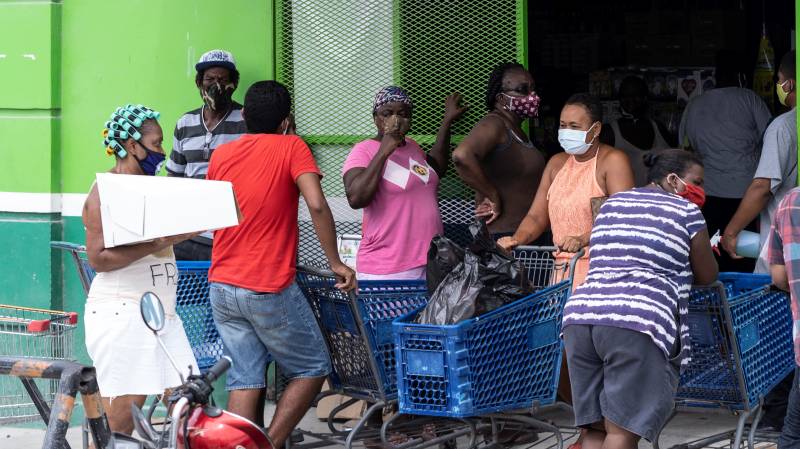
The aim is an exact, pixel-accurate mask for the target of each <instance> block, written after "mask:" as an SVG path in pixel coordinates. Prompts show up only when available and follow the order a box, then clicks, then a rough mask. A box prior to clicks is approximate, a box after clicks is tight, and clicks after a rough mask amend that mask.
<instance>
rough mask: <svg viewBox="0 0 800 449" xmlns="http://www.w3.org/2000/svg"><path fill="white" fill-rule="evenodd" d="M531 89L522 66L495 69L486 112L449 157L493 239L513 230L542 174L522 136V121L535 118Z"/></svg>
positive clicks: (541, 162)
mask: <svg viewBox="0 0 800 449" xmlns="http://www.w3.org/2000/svg"><path fill="white" fill-rule="evenodd" d="M534 87H535V82H534V80H533V76H531V74H530V73H529V72H528V71H527V70H525V68H524V67H523V66H522V65H520V64H516V63H506V64H501V65H499V66H497V67H496V68H495V69H494V70H493V71H492V73H491V75H490V76H489V83H488V86H487V89H486V108H487V110H488V111H489V112H488V113H487V114H486V115H485V116H484V117H483V118H482V119H481V120H480V121H479V122H478V123H477V124H476V125H475V126H474V127H473V128H472V131H470V133H469V134H468V135H467V137H466V138H464V140H463V141H462V142H461V144H460V145H459V146H458V147H457V148H456V149H455V151H454V152H453V162H454V163H455V167H456V170H458V174H459V176H461V179H462V180H463V181H464V183H466V184H467V185H468V186H470V187H471V188H472V189H473V190H475V203H476V205H477V207H476V215H477V216H478V217H481V218H485V219H486V223H487V224H488V226H489V231H490V232H491V233H492V235H493V236H494V238H495V239H498V238H500V237H504V236H508V235H512V234H513V233H514V231H515V230H516V229H517V227H518V226H519V224H520V223H521V222H522V219H523V218H524V217H525V214H526V213H527V210H528V208H529V207H530V204H531V202H532V201H533V197H534V196H535V195H536V189H537V188H538V187H539V181H540V180H541V178H542V173H543V172H544V167H545V163H546V160H545V157H544V154H543V153H542V152H541V151H539V150H538V149H537V148H536V147H534V145H533V143H532V142H531V140H530V139H529V138H528V136H527V135H526V134H525V132H524V131H523V130H522V121H523V120H526V119H528V118H532V117H536V116H537V115H538V110H539V96H538V95H536V92H535V91H534ZM551 240H552V239H551V238H550V237H549V236H543V237H542V238H540V239H539V240H537V241H536V242H535V243H534V244H538V245H550V244H552V243H551Z"/></svg>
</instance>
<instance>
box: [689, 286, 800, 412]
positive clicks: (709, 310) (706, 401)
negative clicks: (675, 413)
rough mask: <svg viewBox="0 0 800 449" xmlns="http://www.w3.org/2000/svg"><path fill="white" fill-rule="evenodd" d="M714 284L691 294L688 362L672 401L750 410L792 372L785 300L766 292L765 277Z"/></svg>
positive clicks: (789, 317) (783, 296)
mask: <svg viewBox="0 0 800 449" xmlns="http://www.w3.org/2000/svg"><path fill="white" fill-rule="evenodd" d="M719 280H720V283H718V284H716V285H715V286H711V287H695V288H694V289H693V290H692V292H691V296H690V299H689V314H688V316H687V317H686V324H687V325H688V326H689V335H690V338H691V345H692V354H691V355H692V360H691V362H690V363H689V365H688V366H687V367H686V368H685V370H684V372H683V374H682V375H681V379H680V384H679V386H678V392H677V395H676V402H677V403H678V404H679V405H684V406H694V407H698V406H700V407H721V408H727V409H730V410H750V409H752V408H754V407H756V406H757V405H758V404H759V401H760V399H761V398H762V397H763V396H765V395H766V394H767V393H768V392H769V391H770V390H771V389H772V388H773V387H774V386H775V385H777V384H778V383H779V382H780V381H781V380H782V379H783V378H784V377H786V376H787V375H788V374H789V373H791V372H792V370H793V369H794V354H793V349H792V313H791V308H790V303H789V295H788V293H786V292H783V291H777V290H774V289H772V290H771V289H770V286H769V284H770V278H769V276H767V275H757V274H749V273H722V274H720V277H719Z"/></svg>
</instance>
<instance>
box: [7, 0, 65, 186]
mask: <svg viewBox="0 0 800 449" xmlns="http://www.w3.org/2000/svg"><path fill="white" fill-rule="evenodd" d="M60 17H61V5H59V4H54V3H50V2H12V1H2V0H0V86H4V88H3V91H2V94H0V167H15V168H18V169H15V170H6V171H5V173H4V176H3V177H2V178H0V192H2V191H12V192H37V193H41V192H58V191H59V175H60V172H61V171H60V169H59V157H58V154H59V144H58V123H57V122H58V119H57V116H58V108H59V105H60V88H59V69H60V45H59V38H60V34H61V23H60Z"/></svg>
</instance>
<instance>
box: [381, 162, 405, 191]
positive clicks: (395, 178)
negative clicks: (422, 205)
mask: <svg viewBox="0 0 800 449" xmlns="http://www.w3.org/2000/svg"><path fill="white" fill-rule="evenodd" d="M409 176H410V173H409V171H408V169H407V168H405V167H403V166H402V165H400V164H398V163H397V162H394V161H393V160H391V159H389V160H388V161H386V169H385V170H384V171H383V179H385V180H387V181H389V182H391V183H392V184H394V185H396V186H397V187H400V188H401V189H405V188H406V184H408V177H409Z"/></svg>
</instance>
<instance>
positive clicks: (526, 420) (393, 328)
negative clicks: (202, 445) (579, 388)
mask: <svg viewBox="0 0 800 449" xmlns="http://www.w3.org/2000/svg"><path fill="white" fill-rule="evenodd" d="M554 251H555V248H551V247H522V248H519V249H518V251H515V256H516V257H517V259H518V260H520V262H521V263H522V265H523V266H524V267H525V268H526V269H527V271H526V272H527V276H528V278H529V280H530V281H531V283H532V284H533V285H534V286H535V287H536V288H537V289H542V288H544V290H543V291H542V292H541V293H540V294H538V296H537V295H533V296H534V297H536V298H546V299H544V300H543V301H541V304H544V303H548V306H547V307H545V308H543V309H542V310H541V311H540V312H541V313H540V312H532V311H531V310H529V309H530V307H529V305H530V303H531V300H530V297H529V298H525V299H522V300H520V301H517V302H515V303H514V304H511V305H509V306H506V307H504V308H502V309H498V310H496V311H494V312H491V313H489V314H487V315H484V316H482V317H479V318H476V319H475V320H478V321H481V322H489V323H494V324H491V326H490V327H492V329H493V331H494V330H495V327H496V325H497V324H498V323H500V321H502V318H501V319H500V320H498V319H492V318H491V317H492V316H500V317H506V318H508V317H511V315H514V313H509V312H507V311H506V310H508V308H511V309H513V310H518V309H520V310H522V309H524V311H522V312H521V313H520V314H517V315H514V316H513V317H511V321H513V322H515V323H517V324H518V325H519V326H518V327H520V328H524V330H522V331H521V332H522V333H524V334H525V336H524V337H522V339H523V340H524V341H525V342H528V341H533V342H534V343H531V344H533V345H535V346H537V348H536V349H535V351H536V350H540V349H541V350H543V351H544V352H547V355H544V352H542V353H541V354H540V353H539V352H536V354H534V355H533V358H531V357H527V358H519V359H516V362H515V363H516V365H517V367H518V368H522V370H521V371H515V372H508V373H507V374H508V375H509V376H516V375H521V377H520V379H519V380H518V383H520V384H525V385H526V386H528V383H529V382H528V381H530V380H531V379H530V377H528V376H526V375H525V374H523V371H525V372H527V371H529V370H527V369H524V368H523V366H524V365H525V364H526V363H530V362H535V363H540V364H541V365H542V367H543V368H544V366H545V365H547V369H546V372H544V373H539V374H537V375H536V377H537V379H538V380H534V381H533V383H535V384H536V385H535V386H534V387H533V389H534V390H536V392H535V393H534V394H533V395H532V396H530V397H524V398H520V397H517V398H514V400H509V401H507V402H506V403H503V404H501V405H500V406H497V407H494V408H480V409H476V410H475V411H476V413H474V414H472V413H470V414H459V413H454V414H448V413H425V412H424V411H423V412H420V411H419V410H416V409H414V410H405V409H404V408H403V405H402V404H403V402H402V401H403V400H404V399H403V398H404V395H407V393H408V392H407V391H405V387H404V385H405V383H404V382H405V380H404V379H403V376H404V373H403V372H402V371H400V370H399V369H398V367H399V366H400V364H402V363H404V362H402V358H403V357H405V356H406V355H407V354H406V353H405V352H403V351H402V350H401V348H399V347H398V340H397V336H396V333H397V324H394V325H393V322H396V320H398V319H400V318H401V317H403V316H409V314H413V313H416V312H417V311H419V310H420V309H421V308H422V307H423V306H424V305H425V304H426V303H427V300H428V292H427V289H426V287H425V284H424V283H423V282H411V281H365V282H360V283H359V288H358V292H356V293H350V294H345V293H342V292H340V291H339V290H337V289H336V288H335V286H334V285H335V279H334V278H333V274H332V273H331V272H329V271H327V270H322V269H318V268H311V267H301V268H299V269H298V275H297V279H298V285H299V286H300V288H301V289H302V290H303V292H304V294H305V295H306V298H307V299H308V301H309V303H310V304H311V306H312V309H313V310H314V313H315V315H316V317H317V321H318V323H319V325H320V328H321V329H322V332H323V335H324V337H325V340H326V343H327V345H328V349H329V352H330V353H331V360H332V363H333V371H334V372H333V373H332V374H331V376H330V380H331V386H332V393H340V394H343V395H346V396H348V397H351V398H353V399H352V400H351V401H348V402H346V403H344V404H342V406H341V407H337V408H336V409H334V410H333V411H332V412H331V414H330V416H329V419H328V425H329V428H330V430H331V434H330V435H328V434H325V435H320V434H312V433H310V432H304V433H305V434H306V435H308V436H311V437H314V438H316V439H320V440H324V441H328V442H331V443H332V444H343V445H344V446H345V447H346V448H348V449H349V448H350V447H352V445H353V443H354V442H355V441H370V440H372V441H373V442H374V443H375V444H389V443H390V441H389V440H390V439H391V437H392V435H393V434H394V435H398V434H400V435H402V436H403V437H404V438H405V439H406V441H405V442H404V443H402V444H400V445H399V446H397V445H395V446H397V447H400V448H410V447H415V448H419V447H428V446H435V445H438V444H440V443H454V442H456V441H458V443H459V447H462V446H465V447H475V446H476V445H477V444H478V443H479V442H480V441H484V442H485V441H489V442H491V441H493V440H496V439H497V438H496V437H497V434H498V433H499V432H500V431H502V430H504V429H509V428H511V427H514V426H513V425H511V424H508V423H509V422H511V421H514V422H516V423H517V424H520V425H517V426H516V427H517V429H518V428H519V427H538V428H540V429H544V430H548V431H553V432H554V433H556V434H558V435H557V439H558V444H561V436H560V433H559V429H557V428H555V427H554V426H549V425H547V424H546V423H542V422H540V421H537V420H535V419H533V418H532V417H529V416H523V415H524V414H519V415H512V414H502V415H500V414H496V415H495V414H493V412H501V411H508V410H511V409H525V412H527V411H529V409H530V408H531V406H533V405H545V404H550V403H552V402H554V401H555V385H556V384H557V379H558V370H559V368H560V364H561V342H560V340H559V339H558V328H559V327H560V319H559V318H558V316H560V313H561V312H560V310H562V309H563V302H564V300H565V299H566V296H567V295H568V293H569V290H570V288H571V282H570V281H569V280H567V281H564V282H561V283H558V284H557V285H555V286H553V287H550V288H547V287H548V286H549V285H550V284H551V283H553V281H554V280H558V279H562V278H568V279H571V271H572V268H573V267H574V261H573V263H572V264H558V263H556V262H555V260H554V259H553V257H552V253H553V252H554ZM533 302H535V303H536V304H540V301H538V300H534V301H533ZM536 307H538V305H537V306H536ZM545 309H547V311H546V312H545V311H544V310H545ZM537 314H538V315H540V318H542V319H541V320H540V321H541V323H539V322H538V321H537V320H536V318H535V317H534V316H533V315H537ZM545 315H547V317H546V318H545ZM475 320H470V321H475ZM486 329H488V328H486ZM496 333H503V331H502V330H497V332H496ZM518 334H519V332H516V333H515V334H514V336H513V337H511V339H509V340H503V342H504V344H505V345H504V346H503V345H500V346H493V344H494V343H497V342H499V341H500V340H497V341H492V340H491V339H489V340H483V341H484V344H483V345H482V346H481V348H480V351H483V352H484V353H485V357H484V363H483V364H482V365H481V368H482V369H483V370H484V371H485V372H487V373H488V372H491V371H492V370H493V368H494V367H493V366H492V365H493V364H494V363H495V362H496V360H495V359H492V355H494V356H500V354H499V353H500V352H505V351H507V350H508V349H509V348H510V347H512V346H514V345H515V344H516V343H520V347H526V346H527V345H528V343H522V341H521V340H520V341H517V340H518V339H519V338H520V336H519V335H518ZM545 347H546V348H545ZM455 351H456V352H458V351H459V348H455ZM444 352H446V348H445V351H444ZM444 352H442V351H440V353H439V354H438V357H439V359H440V360H439V361H437V360H432V359H435V358H436V357H437V355H433V356H431V358H425V357H423V358H422V359H421V362H420V363H421V364H425V363H430V366H438V367H439V368H440V369H441V368H442V365H443V363H447V362H442V361H441V360H443V359H444V358H446V357H447V354H444ZM461 353H463V351H462V352H461ZM490 354H491V355H490ZM514 357H516V356H512V358H514ZM500 358H502V356H500ZM545 378H546V379H545ZM491 380H492V379H491V378H487V381H489V382H491ZM459 381H461V379H460V378H459V380H458V381H455V383H457V382H459ZM486 388H489V387H486ZM500 388H501V389H503V388H505V387H503V386H501V387H500ZM518 392H519V391H510V392H509V391H507V392H506V397H507V398H509V397H511V396H514V395H516V394H517V393H518ZM440 393H441V394H444V395H445V396H447V394H448V393H454V394H455V395H458V394H462V393H463V391H458V392H453V391H452V390H448V389H447V387H445V389H444V391H443V392H440ZM422 394H423V395H428V394H433V393H429V392H428V391H425V392H424V393H422ZM398 396H399V397H400V401H401V405H400V414H394V415H393V416H392V417H391V418H389V419H386V420H384V421H383V423H382V424H380V425H377V426H374V425H373V427H370V426H369V423H370V421H371V418H372V417H375V416H378V413H379V412H380V411H381V410H383V409H384V408H388V407H393V406H394V405H395V404H396V402H397V398H398ZM358 399H363V400H366V401H367V402H368V403H370V404H371V406H370V407H369V409H368V410H367V411H366V413H365V414H364V416H363V417H362V418H361V419H360V420H359V421H358V422H357V423H356V424H355V425H354V426H353V427H352V430H338V429H335V428H334V426H333V424H332V423H333V421H334V418H335V415H336V413H338V412H339V411H340V410H342V409H343V408H344V407H346V406H348V405H350V404H352V403H354V402H355V401H356V400H358ZM456 400H457V399H456ZM426 434H427V435H426ZM482 439H483V440H482Z"/></svg>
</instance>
